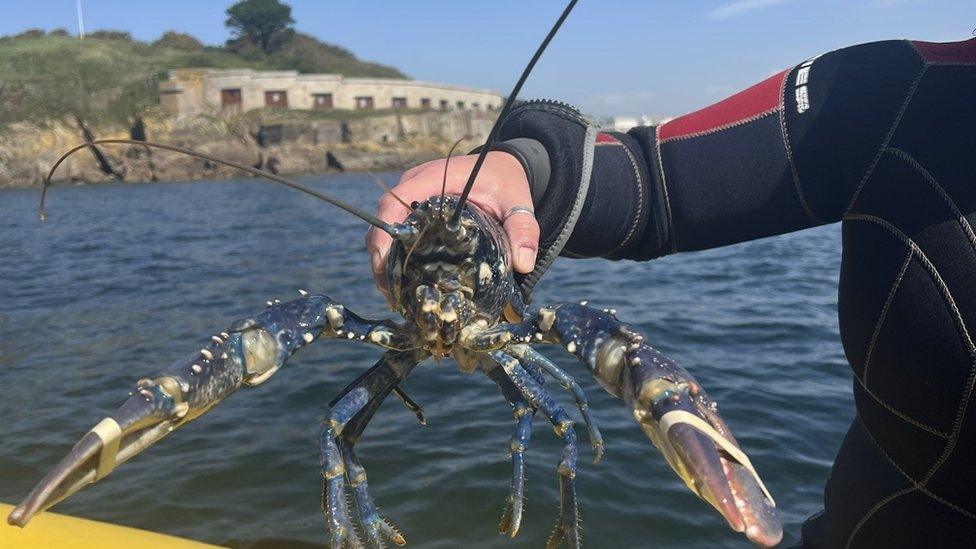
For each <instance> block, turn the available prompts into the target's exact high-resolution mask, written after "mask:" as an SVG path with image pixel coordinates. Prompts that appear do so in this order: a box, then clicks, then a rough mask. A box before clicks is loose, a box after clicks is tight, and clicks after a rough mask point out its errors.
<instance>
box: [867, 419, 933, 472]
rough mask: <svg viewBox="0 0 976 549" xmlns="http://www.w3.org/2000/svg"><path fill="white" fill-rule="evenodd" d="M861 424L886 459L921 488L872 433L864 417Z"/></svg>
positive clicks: (869, 438)
mask: <svg viewBox="0 0 976 549" xmlns="http://www.w3.org/2000/svg"><path fill="white" fill-rule="evenodd" d="M861 424H862V425H863V426H864V433H865V434H866V435H867V436H868V440H870V441H871V443H872V444H874V447H875V448H877V449H878V451H879V452H881V454H882V455H884V457H885V459H887V460H888V463H890V464H891V466H892V467H894V468H895V470H896V471H898V472H899V473H901V476H903V477H905V480H907V481H908V483H909V484H911V485H912V486H913V487H915V488H921V486H920V484H919V483H918V481H917V480H915V479H914V478H912V476H911V475H909V474H908V473H906V472H905V470H904V469H902V468H901V466H899V465H898V462H896V461H895V460H894V458H892V457H891V455H890V454H888V451H887V450H885V449H884V447H882V446H881V443H879V442H878V440H877V439H876V438H874V433H872V432H871V429H869V428H868V425H867V423H864V419H863V418H862V419H861Z"/></svg>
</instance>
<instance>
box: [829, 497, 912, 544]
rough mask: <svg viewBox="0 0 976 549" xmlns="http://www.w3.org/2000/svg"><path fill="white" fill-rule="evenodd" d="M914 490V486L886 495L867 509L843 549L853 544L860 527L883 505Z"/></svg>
mask: <svg viewBox="0 0 976 549" xmlns="http://www.w3.org/2000/svg"><path fill="white" fill-rule="evenodd" d="M916 490H918V488H917V487H916V486H909V487H908V488H902V489H901V490H898V491H897V492H893V493H891V494H888V495H887V496H885V497H884V498H882V499H881V500H880V501H879V502H878V503H875V504H874V507H872V508H870V509H868V511H867V513H865V514H864V516H863V517H861V519H860V520H858V521H857V523H856V524H855V525H854V529H853V530H852V531H851V535H850V536H848V537H847V543H846V544H844V549H847V548H849V547H850V546H851V543H853V542H854V537H855V536H856V535H857V533H858V532H859V531H860V530H861V527H862V526H864V525H865V524H866V523H867V521H868V520H870V518H871V517H872V516H874V514H875V513H877V512H878V511H880V510H881V509H882V508H883V507H884V506H885V505H888V504H889V503H891V502H892V501H894V500H896V499H898V498H900V497H901V496H904V495H907V494H910V493H912V492H914V491H916Z"/></svg>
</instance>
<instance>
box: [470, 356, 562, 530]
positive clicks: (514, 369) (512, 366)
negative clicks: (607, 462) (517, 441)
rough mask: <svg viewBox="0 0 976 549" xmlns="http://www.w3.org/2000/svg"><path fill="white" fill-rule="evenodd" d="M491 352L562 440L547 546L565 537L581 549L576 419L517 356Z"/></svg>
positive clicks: (493, 357)
mask: <svg viewBox="0 0 976 549" xmlns="http://www.w3.org/2000/svg"><path fill="white" fill-rule="evenodd" d="M489 354H490V355H491V358H492V360H494V361H495V362H496V363H498V364H500V365H501V367H502V368H503V369H504V371H505V374H507V375H508V378H509V379H511V380H512V383H513V384H514V385H515V387H517V388H518V390H519V392H520V393H522V396H524V397H525V399H526V400H527V401H528V402H529V403H530V404H531V405H532V406H534V407H535V408H538V409H539V411H541V412H542V413H543V414H545V416H546V418H547V419H548V420H549V423H551V424H552V428H553V430H554V431H555V432H556V435H558V436H560V437H562V439H563V453H562V456H561V457H560V459H559V466H558V467H557V468H556V471H557V473H558V477H559V518H558V519H557V520H556V526H555V528H554V529H553V531H552V536H550V537H549V542H548V544H547V545H546V547H547V548H548V549H554V548H555V547H558V546H559V544H560V543H561V542H562V540H564V539H565V540H566V543H567V545H568V546H569V547H570V548H571V549H578V548H579V547H580V523H579V505H578V502H577V499H576V472H577V468H576V458H577V456H578V455H579V448H578V446H577V441H576V429H575V428H574V427H573V420H572V418H571V417H570V416H569V414H567V413H566V410H564V409H563V407H562V406H560V405H559V404H558V403H557V402H556V401H555V400H553V398H552V397H551V396H550V395H549V392H548V391H546V390H545V388H543V387H542V385H540V384H539V382H538V381H536V380H535V379H534V378H533V377H532V375H531V374H529V372H528V371H526V369H525V368H524V367H523V366H522V364H521V363H520V362H519V360H518V359H516V358H514V357H511V356H509V355H506V354H505V353H502V352H492V353H489Z"/></svg>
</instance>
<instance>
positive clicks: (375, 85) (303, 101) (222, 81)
mask: <svg viewBox="0 0 976 549" xmlns="http://www.w3.org/2000/svg"><path fill="white" fill-rule="evenodd" d="M159 92H160V104H161V106H162V108H163V109H164V110H165V111H166V112H168V113H170V114H174V115H181V116H192V115H196V114H201V113H211V114H216V113H221V112H223V113H234V112H246V111H249V110H251V109H257V108H264V107H270V108H283V109H305V110H330V109H344V110H363V109H377V110H379V109H434V110H445V111H446V110H480V111H492V110H496V109H499V108H501V105H502V102H503V101H502V96H501V94H499V93H496V92H493V91H490V90H483V89H478V88H467V87H462V86H454V85H450V84H437V83H433V82H421V81H417V80H403V79H395V78H352V77H345V76H342V75H341V74H299V73H298V71H256V70H253V69H209V68H200V69H174V70H171V71H169V78H168V79H167V80H165V81H163V82H160V85H159Z"/></svg>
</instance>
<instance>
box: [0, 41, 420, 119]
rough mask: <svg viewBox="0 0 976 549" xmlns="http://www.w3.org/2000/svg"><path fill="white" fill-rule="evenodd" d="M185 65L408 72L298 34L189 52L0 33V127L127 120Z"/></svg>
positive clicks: (395, 74) (144, 107)
mask: <svg viewBox="0 0 976 549" xmlns="http://www.w3.org/2000/svg"><path fill="white" fill-rule="evenodd" d="M185 67H213V68H253V69H259V70H285V69H293V70H298V71H300V72H327V73H341V74H345V75H347V76H378V77H391V78H405V77H404V75H403V74H402V73H400V71H398V70H396V69H394V68H392V67H387V66H383V65H378V64H375V63H368V62H364V61H360V60H358V59H357V58H356V57H355V56H354V55H353V54H352V53H350V52H348V51H347V50H345V49H343V48H341V47H338V46H333V45H330V44H325V43H322V42H319V41H318V40H315V39H314V38H312V37H310V36H306V35H301V34H299V35H296V37H295V38H294V39H293V40H292V41H291V42H290V43H289V44H286V45H285V46H284V47H283V48H282V49H281V50H280V51H278V52H275V53H273V54H271V55H265V54H263V53H261V52H259V51H256V50H254V49H253V48H248V49H245V50H243V51H240V52H234V51H230V50H228V49H225V48H215V47H208V48H204V49H202V50H198V51H187V50H185V49H177V48H171V47H165V46H158V45H157V46H154V45H150V44H147V43H144V42H138V41H133V40H130V39H126V38H91V37H88V38H85V39H84V40H79V39H77V38H75V37H70V36H51V35H47V36H22V37H0V126H2V125H7V124H10V123H12V122H25V121H26V122H33V123H41V124H43V123H44V122H46V121H50V120H56V119H65V118H73V117H75V116H79V117H81V118H83V119H85V120H86V121H88V122H90V123H93V124H123V123H127V122H128V121H130V120H131V119H132V118H133V117H134V116H136V115H139V114H142V113H144V112H146V111H147V110H149V109H151V108H152V107H153V106H154V105H155V104H156V101H157V98H158V91H157V90H158V83H159V81H160V80H163V79H165V78H166V71H167V70H168V69H177V68H185Z"/></svg>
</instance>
